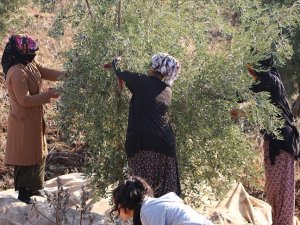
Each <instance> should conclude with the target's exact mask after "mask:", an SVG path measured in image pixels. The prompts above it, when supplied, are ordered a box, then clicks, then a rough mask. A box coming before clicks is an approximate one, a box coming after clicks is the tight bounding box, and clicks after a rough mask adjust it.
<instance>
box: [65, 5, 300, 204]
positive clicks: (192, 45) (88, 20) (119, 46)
mask: <svg viewBox="0 0 300 225" xmlns="http://www.w3.org/2000/svg"><path fill="white" fill-rule="evenodd" d="M79 2H81V4H84V3H86V1H79ZM89 3H90V4H89V8H88V7H87V5H85V7H84V9H85V12H86V14H85V15H86V16H82V15H83V14H80V16H81V17H80V18H81V20H80V21H79V23H78V24H77V26H78V27H79V28H80V32H79V33H78V34H77V35H76V37H75V38H74V42H75V45H74V48H73V49H71V50H70V51H69V52H68V53H67V57H68V62H67V63H66V68H67V69H68V71H69V74H70V76H69V77H68V79H66V81H65V83H64V94H63V96H62V99H61V107H60V124H61V127H62V129H63V131H64V132H65V134H66V135H67V136H68V137H69V138H71V139H72V138H73V139H74V138H75V139H76V138H82V139H83V141H84V142H85V143H87V144H88V146H89V149H90V150H89V151H90V153H91V154H92V156H93V157H92V161H91V163H90V164H89V165H87V168H86V172H87V174H90V175H92V174H94V177H95V187H97V190H98V191H99V193H100V194H105V193H106V192H107V190H108V189H107V188H108V186H109V185H110V184H113V183H114V182H116V181H117V180H119V179H121V178H122V177H123V175H124V173H125V172H126V168H127V161H126V156H125V151H124V147H123V146H124V140H125V133H126V125H127V116H128V105H129V99H130V93H129V92H128V91H127V90H126V89H124V90H123V92H122V93H121V95H118V94H116V91H115V88H116V78H115V76H114V74H113V72H112V71H111V70H105V69H104V68H103V65H104V64H106V63H110V62H111V59H112V57H113V56H115V55H121V56H122V59H123V60H122V63H121V67H122V68H123V69H128V70H132V71H138V72H141V73H146V70H147V68H148V67H149V63H150V59H151V56H152V55H153V54H155V53H158V52H168V53H169V54H171V55H173V56H175V57H176V58H177V59H178V60H179V61H180V63H181V66H182V68H181V73H180V77H179V79H178V80H176V82H175V84H174V86H173V99H172V105H171V109H170V112H169V114H170V118H171V122H172V125H173V127H174V129H175V135H176V144H177V157H178V162H179V170H180V176H181V185H182V188H183V192H184V195H185V196H187V200H191V201H192V199H193V198H192V197H193V196H196V197H197V199H198V200H199V199H200V196H199V195H200V194H199V193H205V190H207V187H210V188H212V190H213V191H214V192H215V193H217V194H220V193H222V191H224V190H226V188H227V187H228V185H229V184H230V182H231V181H232V180H234V179H235V180H239V181H243V180H245V176H246V177H247V179H248V180H249V181H250V182H252V181H253V182H254V181H255V174H256V175H257V173H258V172H259V171H260V168H259V167H257V165H256V164H255V163H254V162H255V158H256V157H257V156H258V153H257V152H256V151H254V150H253V149H254V145H255V140H254V138H255V137H254V135H253V130H255V131H256V130H259V129H262V128H264V129H266V130H268V131H275V130H276V127H278V126H280V124H281V123H282V121H279V120H278V119H277V117H276V114H277V113H278V111H277V110H276V109H275V108H274V107H273V106H272V105H271V104H270V103H269V102H268V95H267V94H266V93H262V94H257V95H254V94H252V93H251V92H250V91H249V90H248V88H249V85H250V84H251V83H252V80H251V78H250V77H249V76H248V75H247V71H246V67H245V64H246V63H255V62H257V61H258V60H260V59H263V58H266V57H268V56H270V54H272V55H273V56H274V57H275V59H276V62H277V63H278V66H281V65H284V64H285V63H286V61H287V60H289V59H290V58H291V56H292V54H293V48H292V45H291V41H290V39H289V37H292V35H293V32H294V31H293V28H294V27H296V26H298V24H299V18H298V16H297V15H298V14H299V2H295V3H294V4H292V5H288V6H287V5H275V6H270V5H266V4H263V3H262V2H261V1H260V0H254V1H253V0H251V1H250V0H243V1H239V0H224V1H192V0H185V1H180V0H178V1H172V0H164V1H161V0H146V1H145V0H143V1H142V0H124V1H121V0H119V1H114V0H110V1H107V0H93V1H92V0H91V1H89ZM81 10H82V8H81ZM73 12H74V13H75V14H74V15H76V8H74V11H73ZM81 12H82V11H81ZM287 31H288V33H289V35H286V32H287ZM252 48H255V49H256V50H257V51H255V52H253V51H251V49H252ZM237 93H238V94H237ZM241 99H246V100H247V102H246V103H244V104H245V105H246V107H245V109H244V110H245V113H246V115H247V119H246V120H247V121H246V122H247V124H248V125H247V126H248V127H246V128H245V124H246V123H235V122H234V121H232V119H231V117H230V113H229V111H230V109H232V108H236V107H239V104H238V103H237V102H238V101H240V100H241ZM249 130H250V131H251V132H249ZM191 203H194V204H196V203H199V202H191Z"/></svg>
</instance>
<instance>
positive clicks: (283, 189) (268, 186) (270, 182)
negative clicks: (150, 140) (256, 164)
mask: <svg viewBox="0 0 300 225" xmlns="http://www.w3.org/2000/svg"><path fill="white" fill-rule="evenodd" d="M263 148H264V164H265V179H266V180H265V191H266V197H267V202H268V203H269V204H270V205H271V206H272V220H273V224H272V225H293V219H294V210H295V160H294V157H293V155H292V154H290V153H288V152H286V151H284V150H280V154H279V155H278V156H276V159H275V164H274V165H272V164H271V161H270V159H269V142H268V141H266V140H265V141H264V146H263Z"/></svg>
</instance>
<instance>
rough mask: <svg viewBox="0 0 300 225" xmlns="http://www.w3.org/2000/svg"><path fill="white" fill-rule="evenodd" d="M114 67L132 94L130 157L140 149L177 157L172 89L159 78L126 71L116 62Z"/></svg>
mask: <svg viewBox="0 0 300 225" xmlns="http://www.w3.org/2000/svg"><path fill="white" fill-rule="evenodd" d="M112 65H113V69H114V71H115V74H116V75H117V77H118V78H120V79H122V80H124V81H125V82H126V86H127V88H128V89H129V90H130V92H131V93H132V98H131V100H130V107H129V116H128V127H127V134H126V142H125V150H126V154H127V157H132V156H133V155H134V154H135V153H137V152H138V151H139V150H148V151H154V152H158V153H162V154H165V155H167V156H170V157H176V148H175V137H174V133H173V129H172V127H171V125H170V122H169V118H168V115H167V111H168V109H169V106H170V103H171V96H172V90H171V88H170V87H169V86H168V85H167V84H166V83H164V82H163V81H161V80H160V79H159V78H156V77H153V76H146V75H141V74H138V73H134V72H129V71H122V70H121V69H120V68H119V67H118V66H117V65H116V64H115V62H114V61H113V63H112Z"/></svg>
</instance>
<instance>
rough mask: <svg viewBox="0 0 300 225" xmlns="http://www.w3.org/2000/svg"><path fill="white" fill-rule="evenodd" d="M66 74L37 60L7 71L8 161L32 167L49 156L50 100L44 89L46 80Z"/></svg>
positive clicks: (9, 163)
mask: <svg viewBox="0 0 300 225" xmlns="http://www.w3.org/2000/svg"><path fill="white" fill-rule="evenodd" d="M62 74H63V73H62V72H60V71H56V70H50V69H47V68H45V67H43V66H41V65H40V64H38V63H36V62H33V63H29V64H28V65H27V66H24V65H22V64H17V65H14V66H12V67H11V68H10V69H9V70H8V73H7V77H6V85H7V90H8V95H9V103H10V109H9V115H8V127H7V142H6V151H5V163H6V164H7V165H19V166H31V165H35V164H39V163H41V162H42V160H43V159H44V158H45V157H46V155H47V144H46V139H45V123H44V119H43V106H42V105H43V104H45V103H49V102H50V96H49V93H48V92H43V93H42V92H41V86H42V79H46V80H51V81H56V80H57V78H58V77H59V76H60V75H62Z"/></svg>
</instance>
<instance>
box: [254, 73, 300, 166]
mask: <svg viewBox="0 0 300 225" xmlns="http://www.w3.org/2000/svg"><path fill="white" fill-rule="evenodd" d="M257 75H258V77H259V82H257V83H255V84H253V85H252V86H251V88H250V90H252V91H253V92H255V93H257V92H269V93H270V100H271V103H272V104H273V105H275V106H276V107H277V108H279V109H280V111H281V113H280V114H279V115H278V117H279V118H281V119H283V120H284V122H285V124H284V126H283V127H282V128H281V129H280V133H281V135H282V137H283V140H280V139H278V138H277V137H275V135H274V134H265V140H268V141H269V151H270V152H269V156H270V160H271V162H272V164H274V163H275V158H276V156H277V155H279V153H280V149H283V150H285V151H287V152H289V153H291V154H292V155H294V157H295V158H298V156H299V147H298V140H299V133H298V130H297V128H296V127H295V124H294V118H293V114H292V112H291V109H290V106H289V104H288V101H287V97H286V92H285V88H284V86H283V83H282V80H281V77H280V74H279V73H278V72H277V70H276V69H275V68H272V69H271V70H270V71H266V72H260V73H257Z"/></svg>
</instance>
